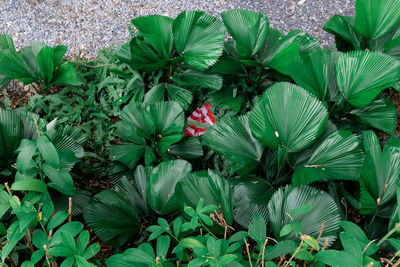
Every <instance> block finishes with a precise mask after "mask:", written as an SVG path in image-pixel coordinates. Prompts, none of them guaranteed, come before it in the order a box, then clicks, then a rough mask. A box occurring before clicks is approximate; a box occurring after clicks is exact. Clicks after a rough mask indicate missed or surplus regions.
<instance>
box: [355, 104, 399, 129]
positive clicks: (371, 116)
mask: <svg viewBox="0 0 400 267" xmlns="http://www.w3.org/2000/svg"><path fill="white" fill-rule="evenodd" d="M350 114H351V115H353V116H354V117H352V119H353V120H354V121H356V122H359V123H361V124H364V125H366V126H370V127H374V128H376V129H379V130H381V131H384V132H385V133H387V134H393V132H394V130H395V129H396V122H397V109H396V106H395V105H394V104H393V102H392V101H391V100H390V99H388V98H386V97H384V98H380V99H376V100H374V101H372V102H371V103H369V104H368V105H366V106H365V107H364V108H362V109H353V110H352V111H350Z"/></svg>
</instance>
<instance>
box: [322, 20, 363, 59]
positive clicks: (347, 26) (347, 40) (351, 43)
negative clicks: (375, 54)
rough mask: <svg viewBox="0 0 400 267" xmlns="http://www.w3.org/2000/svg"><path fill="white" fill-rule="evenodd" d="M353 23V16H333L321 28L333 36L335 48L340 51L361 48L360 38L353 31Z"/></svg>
mask: <svg viewBox="0 0 400 267" xmlns="http://www.w3.org/2000/svg"><path fill="white" fill-rule="evenodd" d="M354 21H355V19H354V17H353V16H341V15H334V16H333V17H331V18H330V19H329V20H328V21H327V22H326V23H325V25H324V27H323V29H324V31H327V32H329V33H331V34H333V35H335V40H336V47H337V48H338V49H339V50H340V51H351V50H358V49H360V48H361V36H359V35H358V34H357V33H356V32H355V31H354ZM343 44H345V45H343Z"/></svg>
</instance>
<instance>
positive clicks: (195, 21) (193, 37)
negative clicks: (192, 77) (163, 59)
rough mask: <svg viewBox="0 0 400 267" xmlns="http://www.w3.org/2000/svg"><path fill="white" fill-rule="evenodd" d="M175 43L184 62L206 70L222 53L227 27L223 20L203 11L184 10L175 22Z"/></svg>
mask: <svg viewBox="0 0 400 267" xmlns="http://www.w3.org/2000/svg"><path fill="white" fill-rule="evenodd" d="M173 34H174V44H175V46H176V49H177V50H178V53H179V54H180V55H181V56H183V58H184V62H185V64H186V65H188V66H189V67H191V68H194V69H197V70H200V71H204V70H206V69H208V68H209V67H210V66H211V65H214V64H215V63H216V62H217V60H218V58H219V57H220V56H221V55H222V50H223V47H224V39H225V29H224V26H223V24H222V22H221V21H220V20H218V19H216V18H215V17H213V16H211V15H209V14H207V13H205V12H203V11H196V10H190V11H184V12H182V13H180V14H179V15H178V16H177V17H176V19H175V20H174V23H173Z"/></svg>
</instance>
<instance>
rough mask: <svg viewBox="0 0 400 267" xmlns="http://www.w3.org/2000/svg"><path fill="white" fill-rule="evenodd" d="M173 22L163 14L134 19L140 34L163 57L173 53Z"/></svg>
mask: <svg viewBox="0 0 400 267" xmlns="http://www.w3.org/2000/svg"><path fill="white" fill-rule="evenodd" d="M172 23H173V19H171V18H169V17H166V16H161V15H151V16H144V17H138V18H135V19H133V20H132V24H133V26H135V28H136V29H137V30H138V32H139V34H140V35H141V36H143V37H144V38H145V39H146V41H147V42H148V43H149V44H150V45H151V46H152V48H153V49H154V50H155V51H157V53H158V54H159V55H160V56H161V57H162V58H168V56H169V54H170V53H171V49H172V43H173V40H172Z"/></svg>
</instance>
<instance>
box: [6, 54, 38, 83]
mask: <svg viewBox="0 0 400 267" xmlns="http://www.w3.org/2000/svg"><path fill="white" fill-rule="evenodd" d="M0 74H3V75H5V76H7V77H9V78H12V79H17V80H20V81H23V82H24V83H25V84H28V83H32V82H33V81H35V80H36V79H37V77H36V74H35V72H33V71H32V70H31V69H30V68H29V66H28V65H27V64H26V62H25V61H24V59H23V57H22V56H21V55H20V54H19V53H18V52H16V51H15V50H10V49H4V50H1V51H0Z"/></svg>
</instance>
